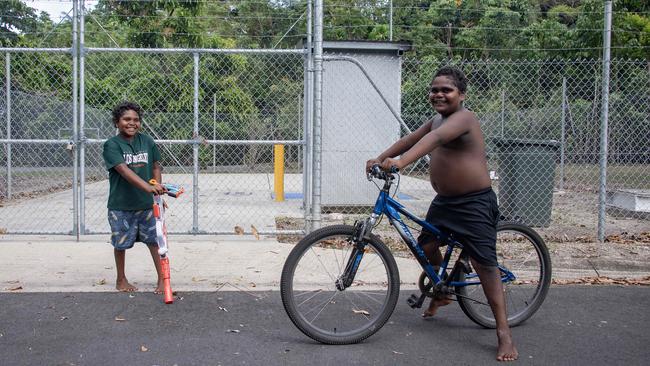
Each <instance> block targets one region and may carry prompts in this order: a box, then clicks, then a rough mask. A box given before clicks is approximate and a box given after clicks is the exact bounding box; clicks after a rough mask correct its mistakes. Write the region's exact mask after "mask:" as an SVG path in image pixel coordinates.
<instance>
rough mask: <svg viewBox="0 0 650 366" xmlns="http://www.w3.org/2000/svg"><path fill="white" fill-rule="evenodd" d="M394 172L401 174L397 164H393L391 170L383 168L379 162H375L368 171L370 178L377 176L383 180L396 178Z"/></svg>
mask: <svg viewBox="0 0 650 366" xmlns="http://www.w3.org/2000/svg"><path fill="white" fill-rule="evenodd" d="M393 174H399V169H398V168H397V167H396V166H391V167H390V170H389V171H385V170H383V169H381V167H380V166H379V164H375V165H373V166H372V168H370V171H369V172H368V180H370V179H372V178H377V179H381V180H392V179H394V178H395V176H393Z"/></svg>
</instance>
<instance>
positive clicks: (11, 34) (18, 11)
mask: <svg viewBox="0 0 650 366" xmlns="http://www.w3.org/2000/svg"><path fill="white" fill-rule="evenodd" d="M41 17H45V19H48V18H47V14H44V13H42V14H41ZM38 24H39V18H38V16H37V15H36V10H35V9H34V8H31V7H29V6H27V5H25V4H24V3H22V2H21V1H19V0H5V1H0V46H3V47H11V46H15V45H16V44H17V43H18V40H19V37H20V35H21V34H25V33H30V32H34V31H36V30H37V28H38Z"/></svg>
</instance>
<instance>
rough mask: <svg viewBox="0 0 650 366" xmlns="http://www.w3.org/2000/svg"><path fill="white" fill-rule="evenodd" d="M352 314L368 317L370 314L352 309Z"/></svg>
mask: <svg viewBox="0 0 650 366" xmlns="http://www.w3.org/2000/svg"><path fill="white" fill-rule="evenodd" d="M352 312H353V313H355V314H363V315H370V313H369V312H367V311H366V310H354V309H352Z"/></svg>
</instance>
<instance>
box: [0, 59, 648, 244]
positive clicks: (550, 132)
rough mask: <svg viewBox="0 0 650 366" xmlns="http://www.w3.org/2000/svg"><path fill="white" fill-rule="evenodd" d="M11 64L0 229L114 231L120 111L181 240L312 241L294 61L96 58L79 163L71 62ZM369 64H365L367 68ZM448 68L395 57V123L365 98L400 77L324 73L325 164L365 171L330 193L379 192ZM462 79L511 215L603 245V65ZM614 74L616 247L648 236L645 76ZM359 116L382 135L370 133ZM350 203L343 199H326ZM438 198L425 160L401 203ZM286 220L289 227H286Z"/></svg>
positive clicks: (626, 65) (545, 65)
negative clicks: (155, 156)
mask: <svg viewBox="0 0 650 366" xmlns="http://www.w3.org/2000/svg"><path fill="white" fill-rule="evenodd" d="M7 54H9V55H10V56H9V57H8V58H5V65H4V66H5V67H3V68H2V70H1V71H0V72H1V73H2V74H1V75H2V76H1V77H2V90H1V91H0V108H1V112H2V122H3V124H4V126H5V128H2V129H0V138H1V139H2V149H1V150H0V162H2V164H1V167H2V171H0V206H1V207H0V223H1V224H0V230H2V231H4V232H10V233H29V232H32V233H34V232H38V233H41V232H54V233H71V232H73V231H74V227H75V226H74V224H75V223H76V222H77V220H79V222H80V223H81V227H82V229H83V231H82V232H83V233H107V232H108V225H107V222H106V208H105V205H106V198H107V197H106V195H107V191H108V183H107V179H106V178H107V172H106V170H105V168H104V165H103V159H102V157H101V149H102V148H101V146H102V142H103V141H104V140H105V139H107V138H109V137H110V136H112V135H113V134H115V129H114V128H113V126H112V123H111V117H110V110H111V109H112V107H113V106H114V105H115V104H116V103H118V102H119V101H121V100H124V99H130V100H133V101H135V102H138V103H140V104H141V105H142V106H143V107H144V109H145V114H144V118H143V130H144V132H145V133H147V134H150V135H151V136H153V137H154V138H155V139H156V140H157V141H158V143H159V145H160V147H161V152H162V156H163V165H164V172H163V176H164V177H165V180H166V181H167V182H172V183H178V184H182V185H183V186H185V188H186V190H187V194H186V195H185V196H182V197H181V198H180V199H178V200H173V199H170V200H169V201H170V202H169V203H170V207H171V208H170V211H169V212H170V215H171V216H170V218H169V219H170V224H169V226H170V228H172V231H174V232H189V233H220V234H221V233H224V234H225V233H235V232H236V231H243V232H245V233H253V232H259V233H264V232H267V233H274V232H275V233H282V232H287V231H300V230H302V229H303V228H304V222H303V220H304V219H309V217H308V212H307V213H306V212H305V210H304V204H305V203H304V200H305V197H304V194H305V190H304V189H303V187H304V184H306V183H305V182H306V181H307V180H306V177H305V174H304V173H305V171H304V166H305V159H306V150H305V148H306V146H307V145H305V144H304V141H305V136H306V134H305V127H304V126H305V112H304V111H305V105H307V104H306V103H307V102H306V101H305V97H304V95H305V93H304V90H305V84H304V80H305V72H304V70H305V68H304V67H305V66H304V57H303V55H302V53H301V52H286V53H281V52H279V53H272V52H268V53H261V52H260V53H236V52H233V53H210V52H203V53H197V52H189V51H180V50H178V51H175V52H154V51H151V50H147V51H146V52H145V51H138V50H131V51H129V52H125V51H124V50H110V49H91V50H90V51H89V52H88V53H87V54H86V55H85V59H84V74H83V75H84V77H83V79H82V80H80V83H81V84H80V85H82V86H83V95H84V99H83V104H82V105H81V106H80V107H81V109H82V110H83V111H84V113H83V115H82V118H81V120H80V121H79V126H80V128H82V131H83V139H81V140H80V144H78V146H75V149H72V150H70V149H68V148H67V147H68V143H67V142H68V141H71V140H72V139H73V131H74V128H73V126H74V123H73V122H74V121H73V115H74V113H73V103H72V95H73V90H72V84H73V82H72V81H73V80H72V57H71V56H70V53H69V52H68V53H56V52H38V53H36V52H32V53H5V55H7ZM384 61H385V60H384V59H381V58H379V57H378V58H377V60H376V62H379V63H381V62H384ZM372 62H375V61H373V60H364V65H367V64H368V63H372ZM444 64H446V62H445V61H440V60H414V59H410V58H404V59H403V60H401V80H399V78H397V84H398V86H399V87H400V88H401V92H400V93H398V94H397V95H395V96H389V97H387V98H386V99H387V100H388V102H389V103H390V104H391V105H392V106H393V107H395V108H396V109H397V110H398V111H399V110H400V109H401V119H402V120H403V123H404V124H403V125H400V123H399V122H398V119H397V118H395V117H394V116H392V115H391V113H390V111H389V108H388V107H387V106H386V103H385V102H384V101H383V100H382V98H379V94H378V93H377V91H376V90H374V89H372V88H371V86H372V85H371V84H372V83H375V84H378V85H379V86H380V89H382V88H383V89H382V90H385V88H384V87H383V86H382V85H384V84H386V83H387V82H388V81H387V80H388V79H391V78H392V76H390V77H389V75H390V74H387V73H385V72H384V73H383V74H382V73H381V72H379V73H374V74H373V73H372V72H371V73H370V79H368V78H365V79H364V77H365V76H362V77H359V75H360V74H361V73H362V71H361V70H360V69H359V68H355V67H354V65H352V64H350V63H346V62H344V61H341V60H338V61H334V60H332V61H328V62H325V64H324V73H325V75H326V78H325V81H327V75H328V74H330V75H332V74H336V73H338V78H339V79H340V80H344V81H345V80H347V81H348V82H347V83H346V82H343V83H341V84H340V85H337V87H334V88H331V87H328V86H327V84H325V85H324V88H323V102H324V103H325V104H326V105H327V103H330V104H329V105H331V106H333V109H331V110H330V112H328V113H330V117H331V113H334V112H335V113H336V118H335V119H334V120H335V121H336V122H331V123H330V124H326V123H323V126H322V128H323V136H324V137H326V135H327V134H328V133H330V132H331V131H332V129H333V128H334V127H336V126H335V125H334V123H337V124H338V127H340V130H341V131H347V132H345V134H344V135H343V137H344V138H343V139H341V141H346V142H345V143H340V144H338V145H337V146H336V147H335V148H333V150H332V152H334V153H335V154H334V155H336V154H339V155H340V156H341V158H338V159H339V160H338V161H344V160H345V159H346V158H345V156H347V155H346V154H349V152H350V151H352V150H353V151H354V152H355V153H358V154H361V155H363V154H365V152H367V154H366V155H367V156H363V157H362V156H361V155H359V156H358V157H355V159H357V160H359V161H356V162H355V161H350V162H349V164H347V165H346V166H345V169H343V168H340V169H338V170H337V173H336V174H335V175H331V176H323V177H322V184H323V186H325V185H330V186H331V185H335V184H336V181H337V179H338V178H340V177H344V176H348V175H354V176H358V178H359V180H358V183H355V184H358V185H371V183H369V182H366V181H364V180H363V165H364V163H365V160H366V159H367V158H370V157H372V156H375V155H376V151H381V149H382V148H385V147H387V146H388V143H382V144H381V145H385V146H374V145H378V144H377V141H379V140H378V134H379V135H382V136H384V137H385V135H386V134H387V133H388V134H389V135H390V136H389V137H390V138H389V140H390V139H392V140H391V141H394V140H395V139H397V138H399V136H401V135H404V134H405V133H407V130H414V129H416V128H417V127H419V126H420V125H421V124H422V123H423V122H424V121H426V120H427V119H428V118H431V117H432V116H433V113H434V112H433V110H432V109H431V107H430V105H429V104H428V102H427V100H426V94H427V88H428V85H429V83H430V81H431V77H432V75H433V74H434V72H435V70H437V69H438V68H439V67H440V66H442V65H444ZM457 65H459V66H461V67H462V68H463V69H464V70H465V72H466V73H467V76H468V78H469V81H470V83H469V89H468V98H467V102H466V105H467V106H468V107H469V108H470V109H472V110H473V111H474V112H475V113H476V114H477V115H478V116H479V119H480V120H481V122H482V124H483V130H484V135H485V138H486V141H487V147H488V151H487V154H488V165H489V170H490V172H491V177H492V178H493V186H494V188H495V190H496V191H497V193H498V196H499V200H500V204H501V210H502V214H503V215H504V218H506V219H510V220H518V221H523V222H525V223H527V224H530V225H533V226H538V227H541V228H542V229H541V230H542V231H543V232H544V234H545V235H546V236H547V237H555V238H559V239H575V238H580V237H585V238H593V237H594V236H595V232H596V226H597V220H598V219H597V216H598V208H599V202H598V187H599V159H600V150H599V144H600V137H599V131H600V126H601V120H600V119H601V116H600V113H601V111H600V103H601V100H600V98H601V96H600V95H601V85H602V84H601V80H600V78H601V75H602V72H601V71H602V70H601V67H602V66H601V62H600V61H599V60H578V61H560V60H539V61H530V60H521V61H497V60H486V61H466V62H459V63H457ZM611 75H612V79H611V82H610V85H611V96H610V114H609V145H608V146H609V154H608V169H607V192H608V196H607V197H608V201H607V214H608V216H607V233H622V232H626V233H630V234H634V233H640V232H642V231H648V227H649V226H650V224H649V221H648V215H649V212H650V208H648V207H647V205H648V199H649V198H648V194H649V192H650V179H649V177H650V164H649V163H650V117H649V116H650V88H649V85H650V76H649V72H648V67H647V63H646V62H645V61H630V60H614V61H612V73H611ZM370 80H373V81H372V82H371V81H370ZM386 88H388V89H390V87H386ZM7 92H9V93H7ZM384 97H385V96H384ZM350 101H354V103H350ZM323 118H324V121H326V120H327V118H328V115H327V114H325V115H324V116H323ZM361 119H369V120H371V121H377V126H380V125H381V126H382V127H381V128H379V127H377V128H376V129H373V128H372V127H368V126H362V125H361V124H360V123H358V121H360V120H361ZM380 122H381V123H380ZM307 141H309V139H307ZM276 143H282V144H283V145H284V146H285V155H284V158H285V174H284V179H285V180H284V191H285V193H284V198H285V200H284V201H277V200H276V199H277V198H278V197H276V194H277V191H276V189H275V188H276V187H274V167H273V161H274V155H273V145H274V144H276ZM373 144H374V145H373ZM324 148H325V146H324ZM81 150H83V154H79V158H80V160H79V164H80V165H79V168H78V172H79V174H80V177H81V179H82V182H83V184H82V185H81V186H80V189H81V193H82V194H83V201H82V202H81V205H80V208H79V210H78V211H79V213H78V215H79V218H77V217H76V215H75V207H74V193H73V189H72V188H73V181H74V174H75V169H74V167H75V156H77V155H75V154H77V153H79V152H80V151H81ZM334 155H332V156H334ZM337 156H338V155H337ZM355 156H356V155H355ZM348 160H349V159H348ZM335 161H336V159H335ZM337 177H338V178H337ZM371 188H372V186H371ZM350 189H351V187H350V185H347V186H346V185H342V186H339V187H338V188H337V190H335V191H334V192H333V193H332V194H333V195H340V194H343V193H345V191H346V190H350ZM433 194H434V193H433V190H432V189H431V187H430V185H429V182H428V164H427V162H426V160H424V159H423V160H421V161H419V162H417V163H415V164H413V165H412V166H411V167H409V168H407V169H406V170H405V172H404V174H403V177H402V182H401V185H400V191H399V193H398V198H399V199H400V200H401V201H402V202H403V203H405V205H406V206H407V207H408V208H410V209H412V210H414V211H415V212H416V213H419V214H422V215H424V213H425V212H426V208H427V207H428V204H429V202H430V200H431V199H432V197H433ZM370 204H372V201H369V203H368V204H355V205H341V204H339V203H337V202H334V203H333V204H330V205H324V206H323V209H324V211H325V213H352V214H361V213H366V212H368V211H369V205H370ZM285 218H288V222H291V223H290V224H286V222H285V224H279V222H282V221H283V220H284V219H285ZM296 222H298V224H296ZM236 227H237V228H236Z"/></svg>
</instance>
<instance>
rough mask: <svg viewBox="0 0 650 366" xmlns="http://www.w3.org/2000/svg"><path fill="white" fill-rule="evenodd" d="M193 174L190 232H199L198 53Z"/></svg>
mask: <svg viewBox="0 0 650 366" xmlns="http://www.w3.org/2000/svg"><path fill="white" fill-rule="evenodd" d="M193 134H194V143H193V144H192V150H193V155H194V172H193V174H192V232H193V233H198V232H199V53H198V52H195V53H194V133H193Z"/></svg>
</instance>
